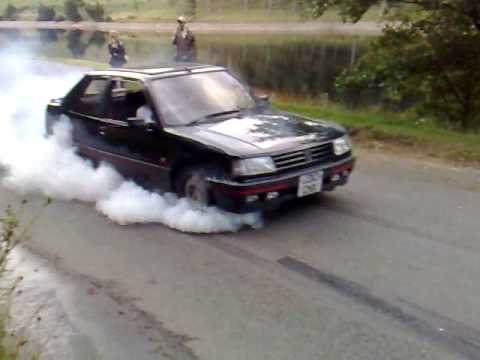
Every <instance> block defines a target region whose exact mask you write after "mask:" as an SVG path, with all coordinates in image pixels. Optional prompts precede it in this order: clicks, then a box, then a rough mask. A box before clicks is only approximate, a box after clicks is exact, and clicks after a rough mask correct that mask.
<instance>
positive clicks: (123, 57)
mask: <svg viewBox="0 0 480 360" xmlns="http://www.w3.org/2000/svg"><path fill="white" fill-rule="evenodd" d="M108 52H109V53H110V62H109V64H110V66H111V67H122V66H123V65H125V63H126V62H127V54H126V52H125V46H123V43H122V42H121V41H120V39H119V37H118V33H117V32H116V31H110V42H109V43H108Z"/></svg>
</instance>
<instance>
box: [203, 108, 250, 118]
mask: <svg viewBox="0 0 480 360" xmlns="http://www.w3.org/2000/svg"><path fill="white" fill-rule="evenodd" d="M240 111H241V110H240V109H236V110H228V111H220V112H217V113H213V114H210V115H207V116H205V119H211V118H216V117H219V116H224V115H231V114H236V113H239V112H240Z"/></svg>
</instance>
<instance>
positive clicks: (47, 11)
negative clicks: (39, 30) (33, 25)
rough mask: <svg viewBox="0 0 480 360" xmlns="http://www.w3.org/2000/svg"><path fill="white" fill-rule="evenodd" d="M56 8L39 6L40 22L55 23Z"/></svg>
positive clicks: (38, 18) (38, 17)
mask: <svg viewBox="0 0 480 360" xmlns="http://www.w3.org/2000/svg"><path fill="white" fill-rule="evenodd" d="M55 15H56V13H55V8H54V7H53V6H45V5H42V4H40V5H39V6H38V16H37V20H38V21H53V20H55Z"/></svg>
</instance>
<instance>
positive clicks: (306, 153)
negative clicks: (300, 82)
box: [272, 142, 335, 171]
mask: <svg viewBox="0 0 480 360" xmlns="http://www.w3.org/2000/svg"><path fill="white" fill-rule="evenodd" d="M272 158H273V161H274V162H275V166H276V167H277V171H282V170H287V169H292V168H296V167H301V166H305V165H309V164H312V165H314V164H321V163H326V162H330V161H333V160H334V158H335V155H334V153H333V143H331V142H329V143H326V144H322V145H318V146H315V147H312V148H308V149H304V150H298V151H291V152H288V153H284V154H279V155H274V156H272Z"/></svg>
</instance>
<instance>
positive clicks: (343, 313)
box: [0, 153, 480, 360]
mask: <svg viewBox="0 0 480 360" xmlns="http://www.w3.org/2000/svg"><path fill="white" fill-rule="evenodd" d="M479 184H480V173H479V172H476V171H474V170H458V169H449V168H444V167H442V166H437V165H431V164H426V163H424V162H418V161H411V160H401V159H396V158H392V157H388V156H383V155H372V154H363V153H361V154H360V161H359V164H358V169H357V172H356V173H355V175H354V176H353V178H352V179H351V183H350V184H349V185H348V186H347V187H344V188H342V189H339V190H338V191H336V192H334V193H329V194H325V195H322V196H319V197H317V198H314V199H309V200H303V201H300V202H298V203H295V204H292V205H290V206H288V207H286V208H285V209H283V210H282V211H279V212H278V213H276V214H273V215H271V216H269V217H268V218H267V220H266V224H265V226H264V228H262V229H260V230H244V231H241V232H239V233H237V234H217V235H210V236H197V235H195V236H193V235H188V234H182V233H179V232H176V231H174V230H170V229H168V228H166V227H164V226H161V225H142V226H126V227H122V226H119V225H116V224H114V223H112V222H110V221H109V220H108V219H106V218H104V217H103V216H101V215H99V214H98V213H97V212H95V210H94V209H93V208H92V206H91V205H89V204H83V203H78V202H54V203H53V204H51V205H50V206H49V207H48V208H47V209H46V210H45V211H44V212H43V214H42V216H41V217H40V218H39V219H38V220H37V222H36V224H35V225H34V227H33V228H32V229H31V230H30V234H31V239H30V241H29V243H28V247H29V248H30V249H31V251H32V252H33V253H36V254H37V256H35V257H32V256H31V255H29V254H28V253H27V252H22V253H21V254H20V255H19V259H20V260H18V261H19V263H20V264H21V266H20V269H21V270H19V271H21V272H22V275H24V276H25V281H24V284H23V286H24V288H23V293H22V295H21V296H20V297H19V298H20V300H19V303H20V304H22V305H21V306H20V307H19V308H20V310H18V309H17V313H18V312H20V313H21V312H22V311H23V313H25V312H26V310H25V309H26V308H28V309H36V308H37V307H38V305H39V304H40V305H41V308H40V309H39V310H38V313H43V315H42V317H43V319H45V320H44V323H45V325H44V326H45V327H46V328H51V329H53V330H52V332H45V331H43V330H42V331H40V332H41V333H42V334H43V335H41V336H40V338H41V337H42V336H43V337H44V338H45V339H46V340H45V343H52V344H53V343H54V342H55V341H56V342H57V343H59V342H60V343H62V344H63V345H65V346H66V347H65V349H68V347H69V346H70V348H71V349H73V350H71V351H70V350H65V353H63V354H62V356H60V355H59V354H58V353H57V355H56V356H52V358H55V359H60V358H75V359H82V360H87V359H90V358H92V359H94V358H96V357H98V356H100V358H102V359H139V360H141V359H205V360H207V359H210V360H214V359H215V360H216V359H218V360H230V359H248V360H251V359H275V360H280V359H285V360H287V359H288V360H290V359H308V360H311V359H322V360H330V359H331V360H342V359H368V360H374V359H379V360H387V359H399V360H400V359H401V360H405V359H432V360H441V359H469V360H470V359H480V281H479V279H480V222H479V214H480V193H479V192H478V185H479ZM474 189H477V191H475V190H474ZM0 198H1V200H0V203H1V205H4V204H6V203H7V202H13V203H18V202H19V201H20V200H21V198H20V197H19V196H18V195H15V194H12V193H9V192H6V191H3V192H2V193H1V194H0ZM40 202H41V200H40V199H38V198H35V197H30V198H29V206H27V208H26V210H25V213H24V214H23V215H22V217H24V218H28V216H29V213H31V212H34V211H35V209H36V208H38V207H39V206H40ZM25 304H28V305H29V306H25ZM42 304H43V305H42ZM31 311H33V310H31ZM27 312H28V311H27ZM35 314H36V313H35ZM25 316H26V317H27V318H28V315H25V314H24V317H25ZM37 326H40V325H37ZM40 328H41V326H40ZM55 329H56V330H55ZM55 331H56V333H55ZM45 334H48V335H45ZM39 343H41V341H39ZM57 345H58V344H57ZM50 351H53V350H51V349H50ZM45 353H48V351H45ZM72 354H73V355H72ZM47 355H48V354H47Z"/></svg>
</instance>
